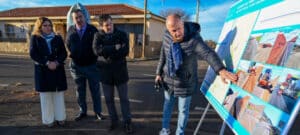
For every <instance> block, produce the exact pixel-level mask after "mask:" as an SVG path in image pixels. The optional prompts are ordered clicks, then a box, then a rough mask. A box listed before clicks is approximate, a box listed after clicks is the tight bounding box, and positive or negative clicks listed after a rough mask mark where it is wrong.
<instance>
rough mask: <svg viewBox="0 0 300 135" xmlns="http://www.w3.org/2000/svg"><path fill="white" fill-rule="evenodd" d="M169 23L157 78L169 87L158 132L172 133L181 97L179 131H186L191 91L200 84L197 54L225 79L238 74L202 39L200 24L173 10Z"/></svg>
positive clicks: (164, 134) (157, 80) (182, 132)
mask: <svg viewBox="0 0 300 135" xmlns="http://www.w3.org/2000/svg"><path fill="white" fill-rule="evenodd" d="M166 27H167V30H166V31H165V34H164V37H163V44H162V47H161V53H160V59H159V63H158V66H157V70H156V75H157V76H156V78H155V82H163V83H165V85H164V86H165V89H167V90H166V91H165V92H164V96H165V101H164V109H163V120H162V130H161V131H160V133H159V134H160V135H169V134H170V127H169V124H170V120H171V115H172V110H173V107H174V104H175V99H176V98H178V122H177V129H176V135H184V130H185V126H186V124H187V120H188V116H189V107H190V103H191V99H192V96H191V95H192V94H193V92H194V91H195V90H196V88H197V82H198V76H197V66H198V65H197V58H198V56H201V57H202V58H203V59H204V60H206V61H207V62H208V63H209V64H210V66H211V67H212V68H213V69H214V71H215V72H216V73H217V74H218V75H220V77H221V78H222V79H223V81H224V82H226V80H225V79H229V80H230V81H236V80H237V76H236V75H234V74H232V73H230V72H228V71H227V70H226V69H225V66H224V65H223V63H222V61H221V60H220V59H219V57H218V55H217V54H216V53H215V52H214V51H213V50H212V49H210V48H209V47H208V46H207V45H206V44H205V43H204V42H203V40H202V38H201V36H200V34H199V32H200V26H199V24H196V23H191V22H183V21H182V20H181V17H180V16H179V15H177V14H171V15H169V16H168V17H167V20H166ZM162 75H164V78H163V80H162V77H161V76H162Z"/></svg>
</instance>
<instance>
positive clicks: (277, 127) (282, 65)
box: [200, 0, 300, 135]
mask: <svg viewBox="0 0 300 135" xmlns="http://www.w3.org/2000/svg"><path fill="white" fill-rule="evenodd" d="M299 18H300V1H299V0H258V1H246V0H242V1H238V2H237V3H235V4H234V5H233V6H232V7H231V9H230V11H229V14H228V16H227V19H226V22H225V24H224V27H223V30H222V33H221V35H220V38H219V42H218V46H217V48H216V51H217V53H218V55H219V56H220V57H221V59H222V61H223V63H224V64H225V65H226V67H227V69H228V70H230V71H232V72H234V73H236V74H237V75H238V78H239V79H238V81H237V82H236V83H232V84H224V83H222V81H221V79H220V78H219V77H218V76H216V75H215V74H214V71H213V70H212V69H211V68H209V69H208V71H207V73H206V76H205V78H204V81H203V83H202V86H201V89H200V90H201V92H202V93H203V94H204V95H205V97H206V98H207V99H208V101H209V102H210V104H211V105H212V106H213V107H214V109H215V110H216V111H217V112H218V114H219V115H220V116H221V118H222V119H223V120H224V121H225V122H226V123H227V125H228V126H229V127H230V128H231V129H232V130H233V132H235V133H236V134H243V135H246V134H260V135H264V134H268V135H269V134H287V133H288V130H289V129H290V127H291V125H292V123H293V121H294V119H295V117H296V116H297V114H298V112H299V108H300V19H299Z"/></svg>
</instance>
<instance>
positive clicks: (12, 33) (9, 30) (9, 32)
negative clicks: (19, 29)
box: [4, 24, 15, 38]
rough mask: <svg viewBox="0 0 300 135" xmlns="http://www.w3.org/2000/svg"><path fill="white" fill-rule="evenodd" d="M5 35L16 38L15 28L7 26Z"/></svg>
mask: <svg viewBox="0 0 300 135" xmlns="http://www.w3.org/2000/svg"><path fill="white" fill-rule="evenodd" d="M4 26H5V34H6V36H7V37H8V38H11V37H14V36H15V29H14V26H13V25H11V24H5V25H4Z"/></svg>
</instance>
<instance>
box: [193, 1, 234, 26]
mask: <svg viewBox="0 0 300 135" xmlns="http://www.w3.org/2000/svg"><path fill="white" fill-rule="evenodd" d="M232 4H233V3H232V2H226V3H223V4H221V5H216V6H212V7H210V8H208V9H204V10H201V9H200V13H199V20H200V22H201V23H212V22H224V21H225V19H226V16H227V12H228V10H229V8H230V7H231V5H232ZM195 16H196V15H193V16H192V18H193V19H194V18H195Z"/></svg>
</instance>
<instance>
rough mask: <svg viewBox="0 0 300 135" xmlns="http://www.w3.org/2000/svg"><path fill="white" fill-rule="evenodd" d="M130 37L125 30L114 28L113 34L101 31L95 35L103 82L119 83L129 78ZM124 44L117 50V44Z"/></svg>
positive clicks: (108, 83) (95, 48)
mask: <svg viewBox="0 0 300 135" xmlns="http://www.w3.org/2000/svg"><path fill="white" fill-rule="evenodd" d="M128 42H129V41H128V37H127V35H126V33H125V32H123V31H120V30H118V29H114V32H113V33H112V34H105V33H104V32H103V31H99V32H98V33H96V34H95V36H94V42H93V49H94V53H95V54H96V55H98V61H97V65H98V67H99V68H100V72H101V77H100V78H101V82H102V83H104V84H107V85H119V84H123V83H126V82H127V81H128V80H129V77H128V69H127V62H126V56H127V55H128V53H129V43H128ZM116 44H121V45H123V46H122V47H121V48H120V49H119V50H116V48H115V45H116Z"/></svg>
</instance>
